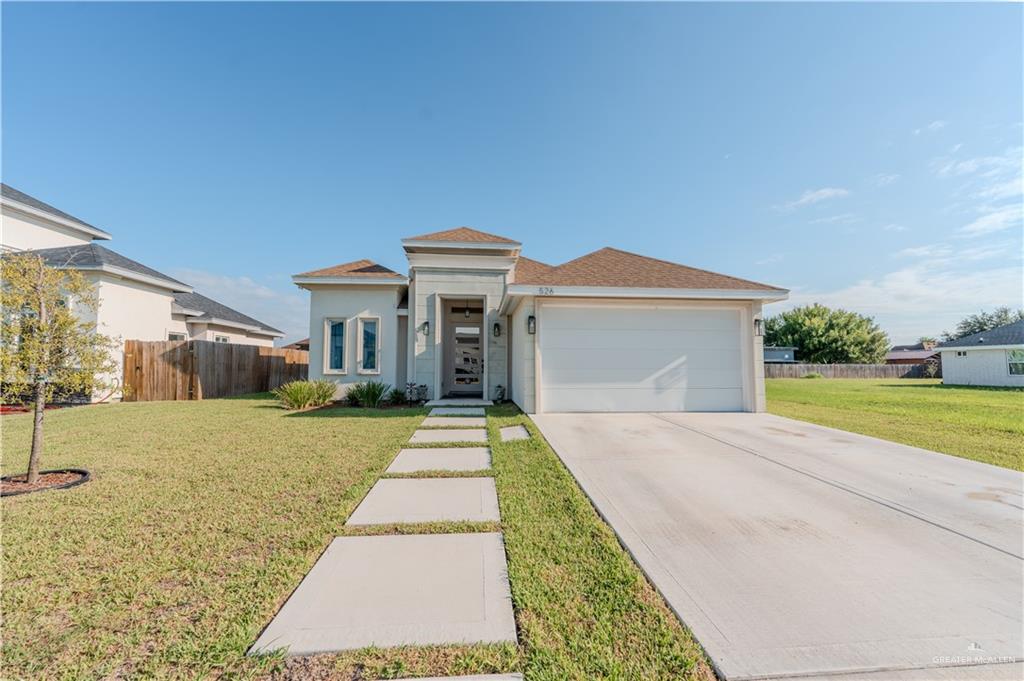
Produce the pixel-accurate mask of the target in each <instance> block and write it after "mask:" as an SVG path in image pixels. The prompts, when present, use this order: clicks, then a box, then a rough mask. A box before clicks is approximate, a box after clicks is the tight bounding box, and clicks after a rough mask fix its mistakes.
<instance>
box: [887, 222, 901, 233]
mask: <svg viewBox="0 0 1024 681" xmlns="http://www.w3.org/2000/svg"><path fill="white" fill-rule="evenodd" d="M882 229H884V230H885V231H886V232H905V231H907V228H906V227H905V226H904V225H900V224H897V223H895V222H890V223H889V224H887V225H884V226H883V227H882Z"/></svg>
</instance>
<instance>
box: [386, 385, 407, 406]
mask: <svg viewBox="0 0 1024 681" xmlns="http://www.w3.org/2000/svg"><path fill="white" fill-rule="evenodd" d="M388 402H390V403H391V404H405V391H404V390H402V389H401V388H392V389H391V392H389V393H388Z"/></svg>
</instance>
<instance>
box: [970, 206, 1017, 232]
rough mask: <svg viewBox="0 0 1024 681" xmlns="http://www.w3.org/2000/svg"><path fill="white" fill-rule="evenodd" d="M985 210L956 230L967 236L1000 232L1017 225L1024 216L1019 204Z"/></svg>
mask: <svg viewBox="0 0 1024 681" xmlns="http://www.w3.org/2000/svg"><path fill="white" fill-rule="evenodd" d="M986 210H987V212H985V214H984V215H982V216H981V217H979V218H977V219H976V220H974V221H973V222H971V223H970V224H968V225H964V226H963V227H961V228H960V229H959V230H957V231H959V232H960V233H962V234H965V235H967V236H979V235H981V234H991V233H992V232H1000V231H1002V230H1004V229H1009V228H1010V227H1013V226H1015V225H1018V224H1020V222H1021V219H1022V218H1024V207H1022V206H1021V205H1020V204H1013V205H1008V206H1000V207H998V208H994V209H986Z"/></svg>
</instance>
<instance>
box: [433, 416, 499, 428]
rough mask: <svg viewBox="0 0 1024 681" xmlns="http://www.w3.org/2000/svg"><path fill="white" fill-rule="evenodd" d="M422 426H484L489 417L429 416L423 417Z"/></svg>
mask: <svg viewBox="0 0 1024 681" xmlns="http://www.w3.org/2000/svg"><path fill="white" fill-rule="evenodd" d="M420 425H421V426H478V427H480V428H483V427H484V426H486V425H487V419H486V418H484V417H483V416H428V417H427V418H425V419H423V423H421V424H420Z"/></svg>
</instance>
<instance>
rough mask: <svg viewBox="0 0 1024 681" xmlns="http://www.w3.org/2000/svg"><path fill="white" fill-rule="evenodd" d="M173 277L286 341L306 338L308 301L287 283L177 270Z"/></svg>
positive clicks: (307, 333)
mask: <svg viewBox="0 0 1024 681" xmlns="http://www.w3.org/2000/svg"><path fill="white" fill-rule="evenodd" d="M172 276H173V277H175V278H176V279H180V280H181V281H184V282H186V283H188V284H191V285H192V287H193V288H194V289H195V291H196V293H201V294H203V295H204V296H206V297H208V298H213V299H214V300H216V301H217V302H219V303H223V304H224V305H227V306H228V307H232V308H234V309H236V310H238V311H239V312H241V313H243V314H246V315H249V316H250V317H254V318H256V319H258V320H260V321H261V322H264V323H266V324H270V325H271V326H273V327H275V328H278V329H280V330H281V331H283V332H284V334H285V337H284V339H283V340H284V341H285V342H291V341H293V340H297V339H299V338H305V337H306V336H307V335H309V302H308V299H307V298H306V296H304V295H302V294H301V293H299V292H298V291H297V290H296V289H295V288H294V287H293V286H292V284H291V282H290V281H288V280H287V278H286V277H281V279H282V282H281V287H280V288H271V287H270V286H266V285H264V284H260V283H259V282H256V281H254V280H252V279H250V278H249V277H229V276H225V275H222V274H215V273H213V272H205V271H203V270H190V269H176V270H173V271H172Z"/></svg>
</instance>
